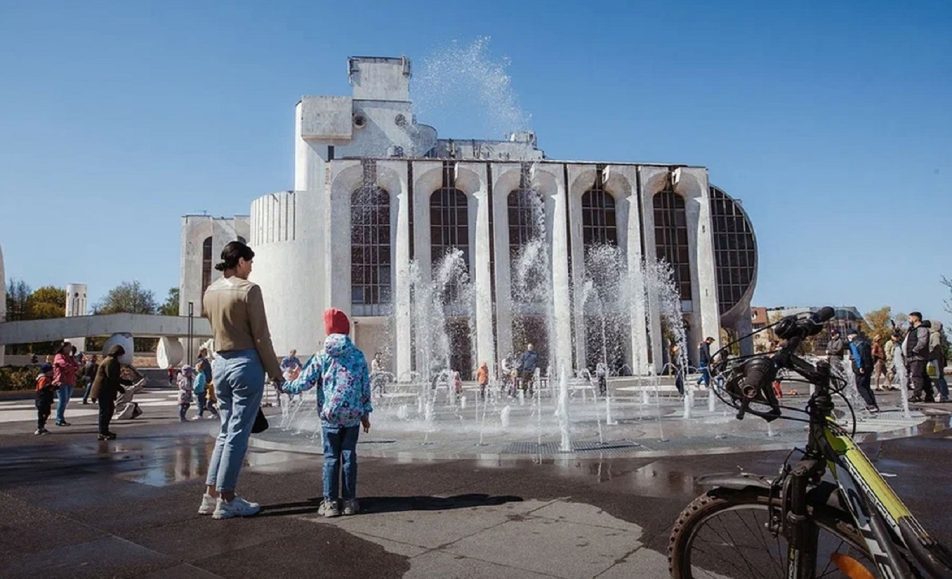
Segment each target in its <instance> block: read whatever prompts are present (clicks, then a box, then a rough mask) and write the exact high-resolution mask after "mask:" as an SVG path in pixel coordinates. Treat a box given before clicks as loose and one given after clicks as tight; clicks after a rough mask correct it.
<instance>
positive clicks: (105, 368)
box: [89, 344, 131, 440]
mask: <svg viewBox="0 0 952 579" xmlns="http://www.w3.org/2000/svg"><path fill="white" fill-rule="evenodd" d="M125 353H126V350H125V348H123V347H122V346H120V345H119V344H115V345H113V347H112V348H110V349H109V352H108V353H107V354H106V356H105V357H104V358H103V359H102V362H100V363H99V366H98V367H97V368H96V378H95V379H94V380H93V386H92V389H91V390H90V391H89V397H90V399H91V400H92V401H93V402H98V403H99V437H98V439H99V440H114V439H115V438H116V435H115V434H114V433H112V432H110V430H109V423H110V421H112V415H113V413H114V412H115V410H116V398H117V397H118V396H119V394H120V393H121V392H125V388H123V383H126V384H131V382H130V381H128V380H123V378H122V366H121V364H120V363H119V358H121V357H122V356H123V355H125Z"/></svg>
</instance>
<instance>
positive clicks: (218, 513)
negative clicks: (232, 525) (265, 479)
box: [212, 495, 261, 519]
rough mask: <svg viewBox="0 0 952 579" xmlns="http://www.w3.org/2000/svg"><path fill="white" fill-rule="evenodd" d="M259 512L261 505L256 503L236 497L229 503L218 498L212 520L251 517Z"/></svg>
mask: <svg viewBox="0 0 952 579" xmlns="http://www.w3.org/2000/svg"><path fill="white" fill-rule="evenodd" d="M260 510H261V505H259V504H258V503H252V502H250V501H246V500H245V499H243V498H241V497H239V496H237V495H236V496H235V498H233V499H232V500H230V501H226V500H225V499H223V498H221V497H219V498H218V502H217V503H216V504H215V512H214V513H212V518H213V519H230V518H232V517H252V516H254V515H257V514H258V511H260Z"/></svg>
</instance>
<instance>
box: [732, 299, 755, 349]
mask: <svg viewBox="0 0 952 579" xmlns="http://www.w3.org/2000/svg"><path fill="white" fill-rule="evenodd" d="M734 331H735V332H737V335H738V336H746V337H744V338H742V339H741V341H740V355H741V356H751V355H753V353H754V338H753V336H749V335H748V334H750V333H751V332H753V331H754V322H753V319H752V315H751V311H750V304H748V305H747V307H745V308H744V311H743V312H742V313H741V315H740V317H739V318H738V319H737V323H736V324H734Z"/></svg>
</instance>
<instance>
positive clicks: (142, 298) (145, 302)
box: [95, 281, 158, 314]
mask: <svg viewBox="0 0 952 579" xmlns="http://www.w3.org/2000/svg"><path fill="white" fill-rule="evenodd" d="M157 309H158V307H157V306H156V304H155V294H154V293H152V290H147V289H144V288H143V287H142V284H140V283H139V282H138V281H124V282H122V283H121V284H119V285H117V286H116V287H114V288H112V289H111V290H109V293H107V294H106V297H104V298H103V299H102V301H101V302H99V303H98V304H97V305H96V308H95V311H96V313H97V314H120V313H126V314H154V313H155V312H156V310H157Z"/></svg>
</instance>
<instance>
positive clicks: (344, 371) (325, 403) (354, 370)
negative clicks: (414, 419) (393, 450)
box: [284, 334, 373, 427]
mask: <svg viewBox="0 0 952 579" xmlns="http://www.w3.org/2000/svg"><path fill="white" fill-rule="evenodd" d="M315 386H320V387H319V388H317V411H318V413H319V414H320V417H321V422H323V423H324V424H325V425H327V426H343V427H351V426H357V425H358V424H360V419H361V417H363V416H365V415H367V414H370V413H371V412H373V407H372V406H371V404H370V372H369V371H368V369H367V360H366V359H365V358H364V353H363V352H361V351H360V350H358V349H357V346H355V345H354V342H353V341H352V340H351V339H350V337H349V336H347V335H345V334H331V335H329V336H327V338H326V339H325V340H324V350H323V351H322V352H318V353H317V354H314V355H313V356H311V359H310V360H308V361H307V364H305V365H304V369H303V370H301V375H300V376H298V378H297V379H296V380H293V381H291V382H287V383H286V384H285V385H284V391H285V392H287V393H288V394H298V393H300V392H304V391H305V390H310V389H311V388H314V387H315Z"/></svg>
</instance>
